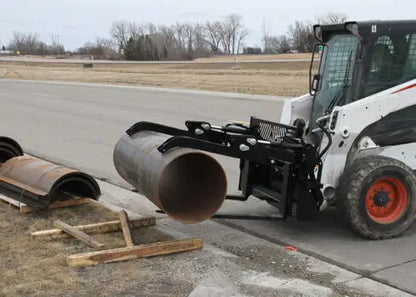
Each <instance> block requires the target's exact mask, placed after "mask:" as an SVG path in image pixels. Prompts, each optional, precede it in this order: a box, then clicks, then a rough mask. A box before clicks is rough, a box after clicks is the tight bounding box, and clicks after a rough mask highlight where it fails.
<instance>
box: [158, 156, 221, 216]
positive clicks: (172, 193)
mask: <svg viewBox="0 0 416 297" xmlns="http://www.w3.org/2000/svg"><path fill="white" fill-rule="evenodd" d="M226 194H227V178H226V175H225V172H224V170H223V168H222V167H221V165H220V164H219V163H218V162H217V161H216V160H215V159H214V158H212V157H210V156H209V155H206V154H202V153H198V152H196V153H189V154H185V155H182V156H180V157H178V158H176V159H174V160H173V161H172V162H171V163H169V164H168V165H167V167H166V168H165V169H164V170H163V172H162V174H161V177H160V180H159V187H158V196H159V201H160V204H161V207H162V209H163V210H164V211H165V212H166V213H167V214H168V215H169V216H171V217H172V218H173V219H175V220H178V221H180V222H182V223H188V224H192V223H199V222H202V221H204V220H207V219H209V218H211V217H212V216H213V215H214V214H215V213H216V212H217V211H218V209H219V208H220V207H221V205H222V203H223V202H224V198H225V196H226Z"/></svg>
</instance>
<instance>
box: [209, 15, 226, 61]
mask: <svg viewBox="0 0 416 297" xmlns="http://www.w3.org/2000/svg"><path fill="white" fill-rule="evenodd" d="M222 32H223V28H222V24H221V23H220V22H218V21H215V22H206V23H205V36H206V37H205V40H206V41H207V42H208V43H209V44H210V46H211V49H212V52H213V53H214V54H216V53H218V51H219V49H220V44H221V39H222V35H223V34H222Z"/></svg>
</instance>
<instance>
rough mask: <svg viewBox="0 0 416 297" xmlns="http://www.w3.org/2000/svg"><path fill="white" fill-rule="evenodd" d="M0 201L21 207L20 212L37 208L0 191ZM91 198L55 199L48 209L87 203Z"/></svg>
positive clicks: (28, 211) (29, 211) (27, 211)
mask: <svg viewBox="0 0 416 297" xmlns="http://www.w3.org/2000/svg"><path fill="white" fill-rule="evenodd" d="M0 201H2V202H4V203H6V204H8V205H10V206H13V207H15V208H17V209H19V212H20V213H23V214H25V213H31V212H33V211H35V209H34V208H33V207H30V206H29V205H26V204H24V203H23V202H19V201H17V200H15V199H12V198H10V197H7V196H6V195H4V194H1V193H0ZM89 202H90V199H89V198H77V199H70V200H64V201H55V202H52V203H51V204H50V205H49V207H48V209H55V208H64V207H70V206H75V205H82V204H86V203H89Z"/></svg>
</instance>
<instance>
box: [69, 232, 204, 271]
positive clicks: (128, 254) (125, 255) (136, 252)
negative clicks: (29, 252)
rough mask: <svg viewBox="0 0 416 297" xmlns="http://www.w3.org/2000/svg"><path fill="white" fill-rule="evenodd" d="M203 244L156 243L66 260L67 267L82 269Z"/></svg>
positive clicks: (186, 241) (195, 240) (189, 241)
mask: <svg viewBox="0 0 416 297" xmlns="http://www.w3.org/2000/svg"><path fill="white" fill-rule="evenodd" d="M203 246H204V243H203V241H202V239H201V238H192V239H184V240H174V241H166V242H158V243H153V244H146V245H138V246H133V247H125V248H119V249H112V250H105V251H98V252H91V253H85V254H78V255H72V256H69V257H68V258H67V263H68V266H70V267H82V266H91V265H98V264H102V263H112V262H120V261H126V260H130V259H137V258H147V257H154V256H160V255H167V254H172V253H179V252H186V251H192V250H196V249H202V247H203Z"/></svg>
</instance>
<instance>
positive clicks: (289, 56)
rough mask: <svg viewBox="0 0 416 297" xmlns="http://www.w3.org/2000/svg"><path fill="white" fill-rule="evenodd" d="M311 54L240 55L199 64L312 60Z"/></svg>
mask: <svg viewBox="0 0 416 297" xmlns="http://www.w3.org/2000/svg"><path fill="white" fill-rule="evenodd" d="M310 58H311V54H307V53H306V54H278V55H238V56H235V57H234V56H214V57H209V58H199V59H196V60H195V61H197V62H207V61H208V62H210V61H247V60H256V61H259V60H293V59H308V60H309V59H310Z"/></svg>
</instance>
